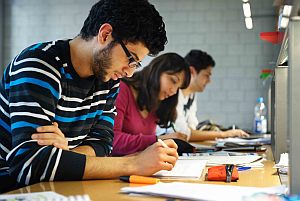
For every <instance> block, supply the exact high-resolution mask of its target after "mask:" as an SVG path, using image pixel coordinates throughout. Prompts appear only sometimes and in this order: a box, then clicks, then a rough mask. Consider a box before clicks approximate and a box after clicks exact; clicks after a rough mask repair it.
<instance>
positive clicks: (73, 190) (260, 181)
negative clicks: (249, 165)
mask: <svg viewBox="0 0 300 201" xmlns="http://www.w3.org/2000/svg"><path fill="white" fill-rule="evenodd" d="M263 155H264V157H265V158H266V159H267V160H266V161H264V162H263V163H264V168H253V169H251V170H247V171H241V172H239V180H238V181H237V182H231V183H225V182H208V181H204V175H205V173H204V174H203V175H202V177H201V179H200V180H199V181H186V182H197V183H206V184H224V185H237V186H256V187H270V186H276V185H281V183H280V179H279V176H278V174H277V170H276V169H273V165H274V160H273V155H272V152H271V149H270V147H268V149H267V151H266V152H265V153H263ZM129 185H130V186H132V184H129V183H124V182H121V181H119V180H93V181H71V182H42V183H38V184H34V185H31V186H27V187H24V188H21V189H18V190H15V191H11V192H9V193H10V194H11V193H29V192H40V191H55V192H57V193H59V194H62V195H75V194H88V195H89V196H90V197H91V199H92V200H93V201H97V200H121V201H122V200H129V201H130V200H133V201H134V200H165V198H155V197H148V196H146V197H136V196H128V195H126V194H121V193H119V192H120V189H121V188H122V187H126V186H129ZM135 186H137V185H135Z"/></svg>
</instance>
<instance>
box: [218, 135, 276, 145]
mask: <svg viewBox="0 0 300 201" xmlns="http://www.w3.org/2000/svg"><path fill="white" fill-rule="evenodd" d="M219 143H235V144H237V145H243V146H245V145H263V144H271V135H267V136H266V137H262V138H252V139H251V138H248V139H247V138H238V137H235V138H224V139H217V144H219Z"/></svg>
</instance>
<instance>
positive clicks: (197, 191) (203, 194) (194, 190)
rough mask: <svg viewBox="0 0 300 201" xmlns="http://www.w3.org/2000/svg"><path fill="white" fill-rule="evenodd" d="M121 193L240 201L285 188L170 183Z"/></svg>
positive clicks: (283, 192) (136, 188)
mask: <svg viewBox="0 0 300 201" xmlns="http://www.w3.org/2000/svg"><path fill="white" fill-rule="evenodd" d="M121 192H123V193H136V194H146V195H154V196H162V197H170V198H179V199H188V200H210V201H215V200H218V201H219V200H222V201H241V200H242V199H243V198H244V197H246V196H251V195H253V194H255V193H270V194H285V193H286V187H285V186H276V187H268V188H262V187H242V186H229V185H214V184H196V183H183V182H172V183H158V184H155V185H148V186H142V187H124V188H121Z"/></svg>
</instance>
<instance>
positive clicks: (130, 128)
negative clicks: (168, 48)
mask: <svg viewBox="0 0 300 201" xmlns="http://www.w3.org/2000/svg"><path fill="white" fill-rule="evenodd" d="M189 83H190V70H189V66H188V64H187V63H186V62H185V60H184V59H183V58H182V57H181V56H179V55H178V54H176V53H166V54H163V55H161V56H158V57H157V58H155V59H153V60H152V61H151V62H150V64H149V65H148V66H147V67H145V68H144V69H143V70H141V71H139V72H136V73H135V74H134V75H133V77H132V78H126V79H123V81H121V83H120V92H119V95H118V97H117V100H116V107H117V116H116V118H115V125H114V135H115V136H114V142H113V151H112V154H113V155H118V156H120V155H127V154H132V153H135V152H139V151H142V150H144V149H146V148H147V147H148V146H149V145H151V144H153V143H155V142H156V141H157V137H156V133H155V130H156V126H157V124H158V125H160V126H162V127H167V126H168V125H169V123H170V122H174V121H175V119H176V105H177V100H178V89H179V88H181V89H184V88H186V87H187V86H188V85H189ZM159 138H161V139H168V138H179V139H182V140H186V135H183V134H181V133H171V134H167V135H164V136H160V137H159Z"/></svg>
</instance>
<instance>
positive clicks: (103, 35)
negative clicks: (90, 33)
mask: <svg viewBox="0 0 300 201" xmlns="http://www.w3.org/2000/svg"><path fill="white" fill-rule="evenodd" d="M112 31H113V28H112V26H111V25H110V24H108V23H104V24H102V25H101V27H100V28H99V32H98V36H97V40H98V43H100V44H105V43H107V42H108V43H110V42H111V41H112V40H113V38H112Z"/></svg>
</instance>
